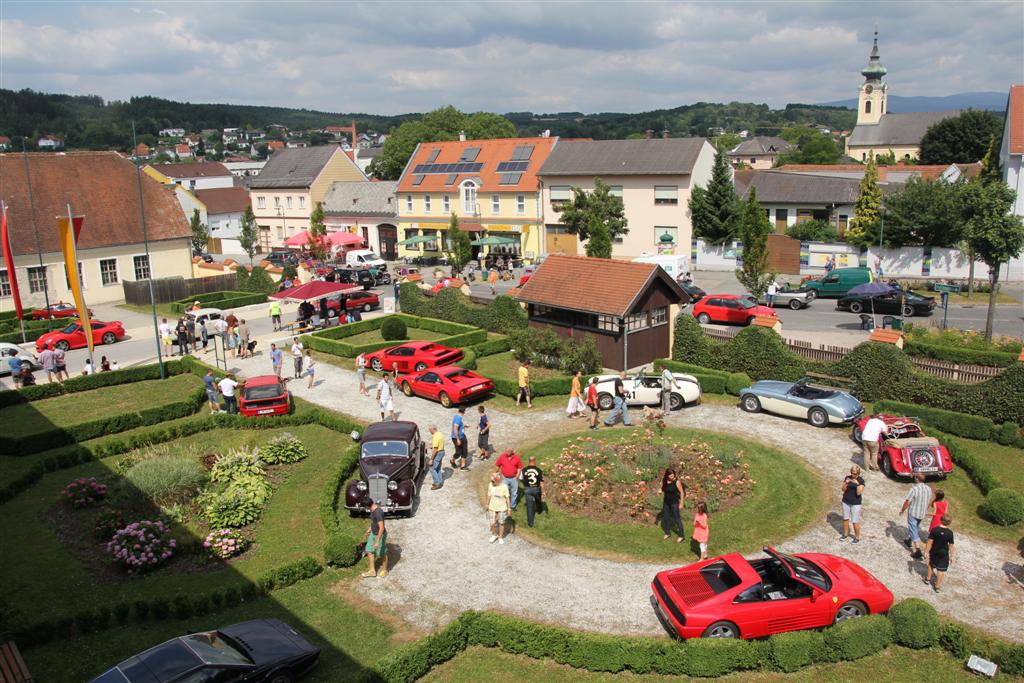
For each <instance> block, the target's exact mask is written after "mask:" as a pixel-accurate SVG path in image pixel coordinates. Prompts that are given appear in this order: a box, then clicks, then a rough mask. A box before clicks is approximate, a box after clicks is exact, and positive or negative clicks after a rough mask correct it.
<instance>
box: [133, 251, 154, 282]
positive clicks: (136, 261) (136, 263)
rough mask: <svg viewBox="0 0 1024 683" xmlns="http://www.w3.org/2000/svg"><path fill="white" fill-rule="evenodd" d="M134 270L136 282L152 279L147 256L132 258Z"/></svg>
mask: <svg viewBox="0 0 1024 683" xmlns="http://www.w3.org/2000/svg"><path fill="white" fill-rule="evenodd" d="M132 268H133V269H134V270H135V279H136V280H148V279H149V278H150V273H151V272H152V271H150V269H149V257H148V256H146V255H145V254H142V255H141V256H135V257H133V258H132Z"/></svg>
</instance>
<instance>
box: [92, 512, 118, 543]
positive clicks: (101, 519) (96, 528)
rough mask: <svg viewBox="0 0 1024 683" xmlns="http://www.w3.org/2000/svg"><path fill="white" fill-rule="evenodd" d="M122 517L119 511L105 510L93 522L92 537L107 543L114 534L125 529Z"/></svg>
mask: <svg viewBox="0 0 1024 683" xmlns="http://www.w3.org/2000/svg"><path fill="white" fill-rule="evenodd" d="M125 526H126V525H125V523H124V515H122V514H121V511H120V510H117V509H114V508H107V509H105V510H101V511H100V513H99V514H98V515H96V521H95V522H93V535H94V536H95V537H96V538H97V539H98V540H102V541H109V540H110V538H111V536H113V535H114V532H115V531H117V530H118V529H123V528H124V527H125Z"/></svg>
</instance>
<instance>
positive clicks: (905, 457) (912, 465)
mask: <svg viewBox="0 0 1024 683" xmlns="http://www.w3.org/2000/svg"><path fill="white" fill-rule="evenodd" d="M879 418H881V420H882V422H884V423H885V426H886V431H884V432H882V434H881V435H879V437H878V466H879V467H881V468H882V471H883V472H885V474H886V476H888V477H894V478H895V477H904V478H910V477H913V476H914V475H915V474H918V473H920V474H924V475H925V476H927V477H937V478H941V477H947V476H949V474H950V473H951V472H952V471H953V458H952V457H950V455H949V450H948V449H947V448H946V447H945V446H943V445H942V444H941V443H939V440H938V439H936V438H935V437H931V436H928V435H927V434H925V433H924V430H923V429H921V423H920V421H919V420H918V418H916V417H905V416H899V415H879ZM867 421H868V417H867V416H864V417H862V418H861V419H859V420H857V421H856V422H855V423H854V424H853V440H854V441H856V442H857V443H861V442H862V441H863V439H861V432H862V431H863V429H864V425H865V424H866V423H867Z"/></svg>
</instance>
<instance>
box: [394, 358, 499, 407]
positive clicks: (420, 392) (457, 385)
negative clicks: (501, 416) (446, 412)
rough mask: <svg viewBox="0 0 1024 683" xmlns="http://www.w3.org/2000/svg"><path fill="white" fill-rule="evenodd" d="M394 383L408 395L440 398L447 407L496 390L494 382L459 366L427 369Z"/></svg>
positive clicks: (436, 399)
mask: <svg viewBox="0 0 1024 683" xmlns="http://www.w3.org/2000/svg"><path fill="white" fill-rule="evenodd" d="M395 382H396V383H397V384H398V386H400V387H401V388H402V392H403V393H404V394H405V395H406V396H422V397H423V398H429V399H432V400H434V401H440V402H441V405H443V406H444V407H445V408H451V407H452V405H454V404H457V403H466V402H468V401H472V400H474V399H477V398H480V397H481V396H486V395H487V394H489V393H491V392H492V391H494V382H492V381H491V380H489V379H487V378H486V377H484V376H483V375H478V374H476V373H475V372H471V371H469V370H463V369H462V368H459V367H444V368H427V369H426V370H423V371H421V372H415V373H413V374H411V375H403V376H400V377H398V379H397V380H395Z"/></svg>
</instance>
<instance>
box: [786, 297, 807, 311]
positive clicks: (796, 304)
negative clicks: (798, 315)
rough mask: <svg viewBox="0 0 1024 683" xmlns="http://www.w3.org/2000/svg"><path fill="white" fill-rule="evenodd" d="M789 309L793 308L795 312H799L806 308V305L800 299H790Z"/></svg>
mask: <svg viewBox="0 0 1024 683" xmlns="http://www.w3.org/2000/svg"><path fill="white" fill-rule="evenodd" d="M789 307H790V308H792V309H793V310H794V311H799V310H800V309H801V308H803V307H804V304H803V302H802V301H800V299H790V300H789Z"/></svg>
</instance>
